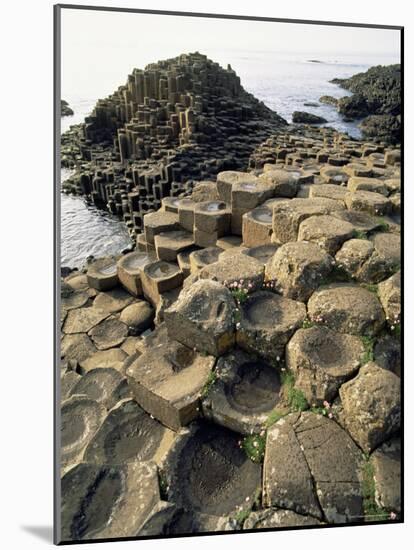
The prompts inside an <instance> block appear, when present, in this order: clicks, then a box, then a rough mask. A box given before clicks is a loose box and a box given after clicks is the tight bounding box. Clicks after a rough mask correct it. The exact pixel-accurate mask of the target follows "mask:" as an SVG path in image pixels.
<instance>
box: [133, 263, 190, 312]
mask: <svg viewBox="0 0 414 550" xmlns="http://www.w3.org/2000/svg"><path fill="white" fill-rule="evenodd" d="M141 280H142V288H143V291H144V295H145V296H146V297H147V298H148V299H149V300H150V301H151V302H152V304H153V305H155V306H156V305H157V304H158V302H159V300H160V295H161V294H162V293H163V292H167V291H168V290H173V289H174V288H177V287H179V286H181V284H182V282H183V274H182V273H181V271H180V268H179V267H178V266H177V265H176V264H173V263H170V262H164V261H163V260H159V261H158V262H152V263H150V264H148V265H146V266H145V267H144V271H143V273H142V276H141Z"/></svg>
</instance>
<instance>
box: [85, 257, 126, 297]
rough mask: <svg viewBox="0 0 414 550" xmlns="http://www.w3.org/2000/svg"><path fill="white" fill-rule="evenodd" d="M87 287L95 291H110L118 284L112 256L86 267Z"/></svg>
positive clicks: (114, 259)
mask: <svg viewBox="0 0 414 550" xmlns="http://www.w3.org/2000/svg"><path fill="white" fill-rule="evenodd" d="M87 278H88V285H89V286H91V287H92V288H96V290H110V289H111V288H114V287H115V286H116V285H117V284H118V283H119V281H118V274H117V267H116V258H114V257H113V256H110V257H107V258H100V259H99V260H95V261H94V262H93V263H91V264H90V265H89V267H88V272H87Z"/></svg>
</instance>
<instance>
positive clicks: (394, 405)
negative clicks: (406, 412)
mask: <svg viewBox="0 0 414 550" xmlns="http://www.w3.org/2000/svg"><path fill="white" fill-rule="evenodd" d="M339 395H340V397H341V401H342V406H343V410H344V421H345V426H346V429H347V430H348V432H349V433H350V434H351V436H352V437H353V439H354V440H355V441H356V442H357V443H358V445H359V446H360V447H361V448H362V449H363V450H364V451H365V452H367V453H370V452H371V451H372V450H373V449H375V448H376V447H378V445H380V444H381V443H382V442H383V441H385V440H386V439H388V438H389V437H390V435H392V434H393V433H395V432H396V431H397V430H398V429H399V427H400V419H401V402H400V379H399V378H398V376H396V375H395V374H394V373H392V372H390V371H387V370H385V369H382V368H381V367H379V366H378V365H376V364H375V363H368V364H367V365H364V366H363V367H362V368H361V369H360V371H359V374H358V376H356V377H355V378H354V379H352V380H350V381H349V382H346V383H345V384H343V385H342V386H341V388H340V390H339Z"/></svg>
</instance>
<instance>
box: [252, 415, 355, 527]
mask: <svg viewBox="0 0 414 550" xmlns="http://www.w3.org/2000/svg"><path fill="white" fill-rule="evenodd" d="M362 464H363V456H362V453H361V451H360V449H359V448H358V447H357V446H356V445H355V443H354V442H353V441H352V439H351V438H350V437H349V435H348V434H347V433H346V431H345V430H343V429H342V428H340V427H339V426H338V424H337V423H336V422H335V421H334V420H328V419H327V418H325V417H324V416H322V415H317V414H314V413H312V412H304V413H293V414H290V415H288V416H285V417H284V418H282V419H281V420H279V421H278V422H276V424H274V425H273V426H272V427H271V428H270V429H269V430H268V431H267V440H266V451H265V458H264V465H263V503H264V505H265V506H266V507H275V508H284V509H288V510H292V511H294V512H297V513H299V514H303V515H306V516H312V517H316V518H317V519H322V518H324V517H325V518H326V520H327V521H328V523H347V522H354V521H355V518H361V517H362V516H363V491H362V483H361V479H362V476H361V474H362Z"/></svg>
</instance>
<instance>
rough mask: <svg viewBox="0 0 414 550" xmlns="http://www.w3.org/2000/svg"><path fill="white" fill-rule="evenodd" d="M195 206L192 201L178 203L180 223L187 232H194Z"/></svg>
mask: <svg viewBox="0 0 414 550" xmlns="http://www.w3.org/2000/svg"><path fill="white" fill-rule="evenodd" d="M195 205H196V203H195V202H194V201H193V200H191V199H181V200H180V201H179V202H178V221H179V223H180V225H181V227H182V228H183V229H185V231H190V232H192V231H193V228H194V207H195Z"/></svg>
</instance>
